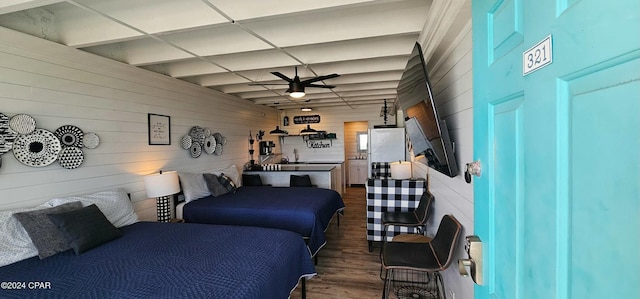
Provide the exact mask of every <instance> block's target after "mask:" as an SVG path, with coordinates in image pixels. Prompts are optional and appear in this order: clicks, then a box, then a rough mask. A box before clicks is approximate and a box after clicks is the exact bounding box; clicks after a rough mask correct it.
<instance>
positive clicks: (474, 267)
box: [458, 236, 482, 285]
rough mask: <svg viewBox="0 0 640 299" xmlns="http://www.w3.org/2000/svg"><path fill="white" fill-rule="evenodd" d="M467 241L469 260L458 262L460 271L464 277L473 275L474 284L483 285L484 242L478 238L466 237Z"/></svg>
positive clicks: (466, 248) (465, 247)
mask: <svg viewBox="0 0 640 299" xmlns="http://www.w3.org/2000/svg"><path fill="white" fill-rule="evenodd" d="M465 239H466V243H465V246H464V249H465V251H467V256H468V257H469V258H468V259H459V260H458V271H459V272H460V275H462V276H469V274H471V279H473V282H475V283H476V284H477V285H482V241H481V240H480V238H479V237H478V236H466V237H465ZM467 268H469V270H467Z"/></svg>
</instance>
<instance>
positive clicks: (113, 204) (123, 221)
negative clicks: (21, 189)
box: [45, 189, 138, 227]
mask: <svg viewBox="0 0 640 299" xmlns="http://www.w3.org/2000/svg"><path fill="white" fill-rule="evenodd" d="M72 201H79V202H82V206H84V207H86V206H88V205H91V204H95V205H97V206H98V208H100V211H102V213H104V215H105V216H106V217H107V219H109V221H110V222H111V223H112V224H113V225H115V226H116V227H123V226H126V225H130V224H134V223H136V222H138V215H137V214H136V212H135V211H134V210H133V205H132V204H131V200H129V195H127V192H126V191H124V190H123V189H112V190H105V191H100V192H96V193H92V194H86V195H79V196H71V197H63V198H53V199H50V200H49V201H47V202H46V203H45V205H47V206H49V207H55V206H59V205H61V204H64V203H68V202H72Z"/></svg>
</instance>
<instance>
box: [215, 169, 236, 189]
mask: <svg viewBox="0 0 640 299" xmlns="http://www.w3.org/2000/svg"><path fill="white" fill-rule="evenodd" d="M218 179H219V180H220V184H222V186H224V188H225V189H227V192H234V193H235V192H236V188H237V187H236V184H235V183H234V182H233V180H231V178H230V177H228V176H227V175H226V174H224V173H221V174H220V176H219V177H218Z"/></svg>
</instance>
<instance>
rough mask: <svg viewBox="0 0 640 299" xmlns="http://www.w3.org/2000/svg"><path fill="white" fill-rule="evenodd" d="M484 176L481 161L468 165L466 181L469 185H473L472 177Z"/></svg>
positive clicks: (465, 175)
mask: <svg viewBox="0 0 640 299" xmlns="http://www.w3.org/2000/svg"><path fill="white" fill-rule="evenodd" d="M481 174H482V165H480V161H473V162H471V163H467V166H466V167H465V171H464V180H465V182H467V184H471V176H472V175H475V176H477V177H480V175H481Z"/></svg>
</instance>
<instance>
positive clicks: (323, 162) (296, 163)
mask: <svg viewBox="0 0 640 299" xmlns="http://www.w3.org/2000/svg"><path fill="white" fill-rule="evenodd" d="M342 163H344V161H298V162H289V163H280V164H282V165H289V164H294V165H299V164H342Z"/></svg>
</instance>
